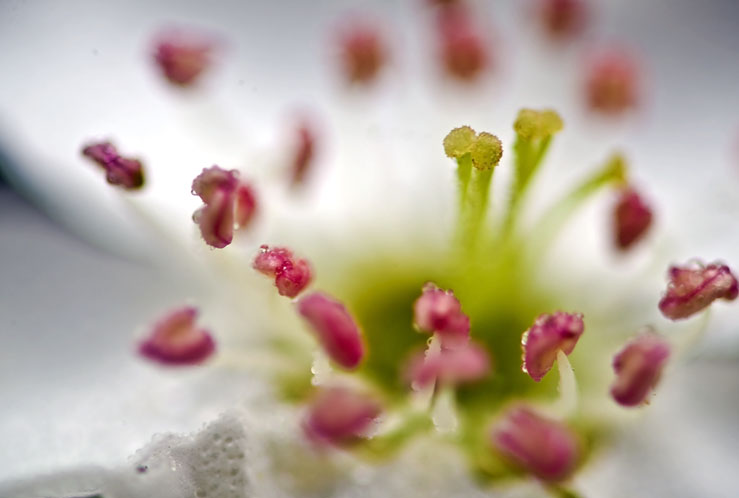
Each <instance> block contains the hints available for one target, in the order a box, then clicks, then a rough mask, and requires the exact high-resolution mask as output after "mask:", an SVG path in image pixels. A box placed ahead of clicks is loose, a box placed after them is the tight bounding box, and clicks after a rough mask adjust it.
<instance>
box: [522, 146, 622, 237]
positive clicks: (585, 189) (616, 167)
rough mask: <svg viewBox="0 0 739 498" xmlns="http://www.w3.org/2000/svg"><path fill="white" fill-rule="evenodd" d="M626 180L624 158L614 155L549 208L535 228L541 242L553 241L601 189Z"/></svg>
mask: <svg viewBox="0 0 739 498" xmlns="http://www.w3.org/2000/svg"><path fill="white" fill-rule="evenodd" d="M624 181H625V171H624V164H623V160H622V159H621V158H620V156H614V157H613V158H611V159H609V160H608V162H607V163H606V164H605V166H603V167H602V168H601V169H599V170H598V171H596V172H594V173H593V174H591V175H590V176H588V177H587V178H585V179H584V180H583V181H582V182H581V183H580V184H579V185H578V186H577V187H575V188H574V189H573V190H571V191H570V192H569V193H568V194H566V195H565V196H564V197H563V198H562V199H560V200H559V201H557V202H556V203H555V204H554V206H552V207H551V208H550V209H548V210H547V212H546V214H545V215H544V216H543V217H542V218H541V219H540V220H539V222H538V223H537V225H536V228H535V229H534V234H536V236H537V237H538V238H539V239H540V242H539V243H540V244H547V243H549V242H551V240H552V238H553V237H554V236H555V235H556V234H558V233H559V232H560V231H561V228H562V227H563V225H564V224H565V223H566V222H567V221H568V220H569V219H570V217H571V216H572V215H573V214H574V213H575V212H577V210H578V208H580V207H581V206H582V205H583V204H584V203H585V201H587V200H588V199H590V198H591V197H592V196H593V195H595V194H597V193H598V192H599V191H600V190H601V189H603V188H605V187H607V186H609V185H613V184H619V183H623V182H624ZM537 247H541V246H537Z"/></svg>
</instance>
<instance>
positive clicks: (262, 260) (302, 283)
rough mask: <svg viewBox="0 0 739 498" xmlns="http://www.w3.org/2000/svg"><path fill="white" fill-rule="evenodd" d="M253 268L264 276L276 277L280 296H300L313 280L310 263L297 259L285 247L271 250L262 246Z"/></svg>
mask: <svg viewBox="0 0 739 498" xmlns="http://www.w3.org/2000/svg"><path fill="white" fill-rule="evenodd" d="M252 267H253V268H254V269H255V270H257V271H258V272H260V273H263V274H264V275H267V276H269V277H274V279H275V286H276V287H277V291H278V292H279V294H280V295H281V296H286V297H291V298H292V297H296V296H297V295H298V294H300V293H301V292H302V291H303V289H305V288H306V287H307V286H308V284H310V282H311V280H312V279H313V270H312V269H311V266H310V263H308V261H307V260H305V259H302V258H295V257H294V256H293V253H292V251H290V250H289V249H286V248H284V247H275V248H273V249H270V248H269V246H267V245H262V246H261V247H260V248H259V253H258V254H257V256H256V257H255V258H254V262H253V263H252Z"/></svg>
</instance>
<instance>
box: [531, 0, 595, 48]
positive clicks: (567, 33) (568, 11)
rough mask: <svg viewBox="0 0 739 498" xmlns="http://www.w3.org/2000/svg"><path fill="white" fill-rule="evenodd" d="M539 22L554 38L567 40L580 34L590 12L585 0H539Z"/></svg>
mask: <svg viewBox="0 0 739 498" xmlns="http://www.w3.org/2000/svg"><path fill="white" fill-rule="evenodd" d="M537 14H538V18H539V22H540V23H541V25H542V27H543V28H544V30H545V31H546V32H547V34H548V35H549V37H550V38H551V39H553V40H565V39H570V38H573V37H574V36H576V35H578V34H580V33H581V32H582V30H583V28H584V27H585V24H586V21H587V17H588V12H587V6H586V4H585V1H584V0H539V2H538V6H537Z"/></svg>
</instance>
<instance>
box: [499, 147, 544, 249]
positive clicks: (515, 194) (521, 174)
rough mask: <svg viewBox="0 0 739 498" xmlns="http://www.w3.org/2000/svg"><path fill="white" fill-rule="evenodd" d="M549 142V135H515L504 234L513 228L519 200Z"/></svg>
mask: <svg viewBox="0 0 739 498" xmlns="http://www.w3.org/2000/svg"><path fill="white" fill-rule="evenodd" d="M551 143H552V137H551V135H550V136H547V137H545V138H542V139H538V140H529V139H526V138H523V137H521V136H520V135H517V136H516V142H515V143H514V144H513V152H514V155H515V158H514V175H515V176H514V178H513V188H512V190H511V197H510V200H509V205H508V213H507V215H506V219H505V222H504V224H503V234H504V235H508V234H509V233H510V232H511V231H512V230H513V227H514V225H515V223H516V218H518V213H519V210H520V205H521V200H522V198H523V196H524V194H525V192H526V190H527V189H528V187H529V185H530V184H531V179H532V178H533V177H534V175H535V173H536V171H537V170H538V169H539V165H540V164H541V163H542V161H543V160H544V157H545V156H546V153H547V151H548V150H549V145H550V144H551Z"/></svg>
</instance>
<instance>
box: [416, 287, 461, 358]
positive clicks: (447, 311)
mask: <svg viewBox="0 0 739 498" xmlns="http://www.w3.org/2000/svg"><path fill="white" fill-rule="evenodd" d="M413 323H414V325H415V326H416V328H417V329H418V330H420V331H422V332H428V333H436V334H438V335H439V337H440V339H441V343H442V345H443V347H444V348H447V349H451V348H455V347H459V346H462V345H465V344H466V343H467V341H468V340H469V334H470V319H469V317H468V316H467V315H465V314H464V313H463V312H462V305H461V304H460V302H459V300H458V299H457V298H456V297H455V296H454V292H453V291H451V290H447V291H445V290H442V289H440V288H438V287H437V286H436V285H435V284H433V283H431V282H429V283H427V284H426V285H424V287H423V292H422V294H421V297H419V298H418V299H417V300H416V302H415V303H413Z"/></svg>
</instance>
